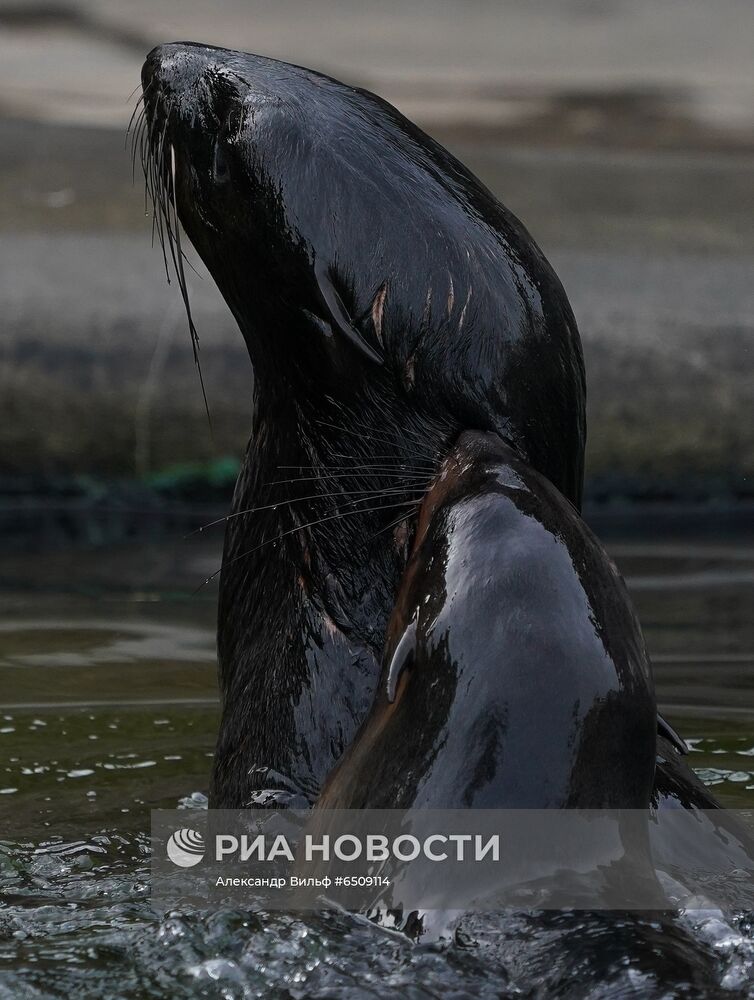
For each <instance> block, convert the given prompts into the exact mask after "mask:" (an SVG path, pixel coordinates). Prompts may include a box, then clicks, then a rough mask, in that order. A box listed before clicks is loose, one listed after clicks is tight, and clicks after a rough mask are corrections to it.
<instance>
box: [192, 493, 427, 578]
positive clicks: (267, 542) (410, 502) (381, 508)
mask: <svg viewBox="0 0 754 1000" xmlns="http://www.w3.org/2000/svg"><path fill="white" fill-rule="evenodd" d="M418 502H419V501H418V500H403V501H400V502H399V503H393V504H385V505H383V506H379V507H370V508H368V509H367V510H351V511H346V512H345V513H344V512H343V511H338V513H337V514H328V516H327V517H321V518H319V520H317V521H310V522H309V523H308V524H298V525H296V527H295V528H289V529H288V530H287V531H282V532H280V534H278V535H275V537H274V538H268V539H266V540H265V541H264V542H260V544H259V545H255V546H254V548H252V549H248V550H247V551H246V552H241V553H240V554H239V555H237V556H234V557H233V558H232V559H228V560H227V561H226V562H224V563H223V565H222V566H221V567H220V569H218V570H215V572H214V573H213V574H212V575H211V576H208V577H207V579H206V580H204V581H203V582H202V583H200V584H199V586H198V587H197V588H196V590H195V591H194V594H198V593H199V591H200V590H201V589H202V588H203V587H206V586H207V584H208V583H212V581H213V580H214V579H216V577H218V576H219V575H220V573H222V571H223V570H224V569H227V567H228V566H232V565H233V563H236V562H238V561H239V559H245V558H246V556H250V555H253V554H254V553H255V552H258V551H259V550H260V549H263V548H264V547H265V546H267V545H271V544H273V542H278V541H280V539H281V538H285V537H286V535H292V534H294V533H295V532H297V531H304V530H305V529H306V528H314V527H316V525H318V524H324V522H325V521H333V520H335V519H336V518H340V517H349V516H350V515H351V514H372V513H374V512H375V511H384V510H394V509H395V508H396V507H416V506H417V505H418Z"/></svg>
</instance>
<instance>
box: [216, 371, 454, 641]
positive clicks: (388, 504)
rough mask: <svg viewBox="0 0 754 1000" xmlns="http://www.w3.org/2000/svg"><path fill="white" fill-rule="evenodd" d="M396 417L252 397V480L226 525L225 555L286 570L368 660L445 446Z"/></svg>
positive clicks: (315, 401) (317, 402)
mask: <svg viewBox="0 0 754 1000" xmlns="http://www.w3.org/2000/svg"><path fill="white" fill-rule="evenodd" d="M352 402H353V401H351V403H352ZM398 416H399V415H398V414H395V415H393V414H392V412H391V406H390V403H389V401H388V400H386V399H385V398H382V399H380V400H379V405H378V402H377V401H372V400H371V399H370V398H369V397H368V396H363V397H361V398H360V400H359V401H358V406H353V405H345V404H344V403H343V401H342V400H338V399H335V398H332V397H319V396H315V397H314V398H312V397H307V396H300V397H298V398H296V397H295V396H291V395H290V394H289V393H288V392H287V391H284V390H283V389H282V388H281V389H280V390H279V391H277V392H267V391H265V390H264V389H263V388H262V387H261V386H258V391H257V393H256V398H255V407H254V425H253V431H252V437H251V441H250V444H249V452H248V455H247V465H248V466H249V467H250V469H252V470H253V476H251V477H248V478H244V479H243V480H241V481H239V488H238V489H237V492H236V495H235V497H234V501H233V516H232V518H231V521H230V522H229V529H230V530H231V531H232V533H233V535H234V536H235V537H234V541H233V549H234V551H237V552H240V553H243V552H249V553H251V555H250V556H249V557H248V558H249V559H254V560H257V559H282V560H284V562H285V564H286V566H288V567H289V569H290V572H291V573H294V574H295V575H296V576H297V578H298V579H299V582H300V586H301V588H302V590H303V592H304V594H305V596H306V599H307V600H308V601H309V602H311V604H312V605H313V606H314V607H315V608H317V609H319V610H320V611H321V612H322V613H323V614H324V615H325V616H326V617H327V619H328V620H330V621H331V622H332V623H334V625H335V626H336V627H337V628H338V629H339V630H340V631H342V632H343V634H344V635H346V636H347V637H348V638H349V639H351V640H353V641H356V642H359V643H361V644H363V645H365V646H368V647H369V648H371V649H373V650H374V651H375V653H379V651H381V648H382V644H383V642H384V636H385V629H386V626H387V620H388V617H389V614H390V610H391V608H392V604H393V601H394V595H395V591H396V588H397V586H398V582H399V580H400V576H401V574H402V572H403V570H404V568H405V565H406V562H407V559H408V553H409V548H410V543H411V537H412V534H413V530H414V524H415V519H416V513H417V511H418V509H419V505H420V504H421V501H422V499H423V497H424V494H425V491H426V488H427V485H428V483H429V482H430V481H431V479H432V477H433V475H434V474H435V471H436V468H437V460H436V458H435V454H436V451H437V445H436V444H435V442H438V441H439V440H440V439H441V435H442V432H441V429H440V428H439V427H438V426H436V425H435V424H432V423H431V422H429V421H426V420H423V419H422V418H421V417H420V416H419V415H414V416H412V415H410V414H409V415H407V414H406V413H405V411H404V412H403V413H402V414H400V417H402V419H398ZM407 416H408V419H407ZM244 511H249V512H251V513H249V514H248V515H247V514H244V513H242V512H244ZM239 535H241V536H243V537H242V538H240V537H239Z"/></svg>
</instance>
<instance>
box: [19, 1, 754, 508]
mask: <svg viewBox="0 0 754 1000" xmlns="http://www.w3.org/2000/svg"><path fill="white" fill-rule="evenodd" d="M178 39H189V40H195V41H204V42H208V43H213V44H218V45H223V46H229V47H236V48H244V49H248V50H251V51H256V52H260V53H264V54H267V55H271V56H276V57H279V58H282V59H285V60H288V61H292V62H300V63H303V64H305V65H308V66H311V67H313V68H315V69H318V70H321V71H324V72H326V73H330V74H332V75H335V76H337V77H340V78H342V79H345V80H347V81H351V82H353V83H357V84H359V85H362V86H366V87H368V88H370V89H373V90H375V91H377V92H379V93H380V94H381V95H383V96H384V97H386V98H387V99H388V100H390V101H391V102H393V103H394V104H395V105H397V106H398V107H399V108H400V109H401V110H402V111H404V112H405V113H406V114H407V115H409V116H410V117H412V118H414V119H415V120H416V121H417V122H418V123H419V124H420V125H422V126H423V127H425V128H426V129H427V130H429V131H430V132H432V133H433V134H435V135H436V136H437V137H438V138H439V139H440V140H441V141H443V142H444V143H445V144H446V145H448V146H449V147H450V148H451V149H452V150H453V151H454V152H455V153H456V154H457V155H458V156H460V158H461V159H462V160H464V161H465V162H467V163H468V164H469V165H470V166H471V168H472V169H473V170H475V172H477V173H478V174H479V175H480V177H481V178H482V179H483V180H484V181H485V182H486V183H487V184H488V185H489V186H490V187H491V188H492V189H493V191H495V193H496V194H498V195H499V197H500V198H501V199H502V200H503V201H504V202H505V203H506V204H507V205H508V207H510V208H511V209H512V210H513V211H514V212H515V213H516V214H517V215H518V216H519V217H520V218H521V219H522V220H523V221H524V223H525V224H526V226H527V227H528V228H529V230H530V231H531V233H532V234H533V236H534V238H535V239H536V240H537V241H538V242H539V244H540V245H541V246H542V248H543V250H544V251H545V253H546V254H547V256H548V257H549V258H550V259H551V261H552V262H553V264H554V265H555V268H556V270H557V271H558V273H559V274H560V276H561V278H562V280H563V282H564V284H565V286H566V290H567V291H568V293H569V296H570V298H571V301H572V304H573V306H574V310H575V312H576V316H577V319H578V321H579V325H580V328H581V333H582V337H583V341H584V347H585V354H586V362H587V376H588V389H589V451H588V465H587V478H588V485H587V493H588V497H589V502H590V504H591V505H592V507H593V508H594V507H595V506H600V505H602V506H603V507H604V506H605V505H608V506H610V505H616V504H617V505H618V506H620V505H624V506H625V505H626V504H629V505H630V504H634V503H639V502H642V501H649V500H652V501H653V502H655V503H657V502H662V503H664V502H668V503H677V502H680V503H686V504H693V505H697V506H699V505H701V506H702V508H704V509H707V508H710V509H715V510H730V509H733V508H738V507H740V505H741V504H744V505H746V504H748V503H749V502H750V501H751V500H752V487H751V473H752V470H753V469H754V423H753V422H752V419H751V418H752V412H754V410H753V408H752V403H753V402H754V399H753V393H754V379H752V367H753V365H752V361H753V355H752V342H753V341H754V268H753V267H752V264H753V263H754V228H753V227H752V219H753V218H754V171H753V169H752V168H753V167H754V60H753V59H752V39H754V4H752V3H751V2H750V0H715V2H714V3H710V2H709V0H663V2H662V3H657V2H652V0H543V2H539V3H536V4H533V3H531V2H529V0H402V2H399V0H382V2H380V3H373V4H366V3H358V2H355V0H324V2H313V0H247V2H243V0H223V2H220V0H217V2H214V3H209V2H206V0H202V2H199V0H183V2H180V3H179V2H173V0H40V2H38V3H37V2H34V0H22V2H15V3H10V2H8V0H0V407H1V411H0V493H2V494H3V496H4V497H5V498H6V499H7V497H8V496H9V495H11V496H12V497H14V498H15V499H13V501H12V502H13V503H14V504H17V502H18V498H19V497H20V496H24V497H27V496H29V495H31V494H34V495H38V494H40V493H45V492H46V491H47V492H49V491H53V492H56V491H57V493H65V492H66V491H70V490H73V491H74V492H76V490H79V491H80V490H81V489H83V487H82V486H81V483H82V482H84V481H85V482H86V483H88V484H89V486H88V487H87V489H88V490H90V491H91V490H92V489H100V488H101V484H103V483H112V482H114V481H119V482H123V481H128V482H131V483H140V484H146V485H147V486H150V485H151V486H155V484H156V485H157V487H158V488H159V487H160V484H163V485H164V484H165V483H166V482H173V481H175V480H176V479H180V475H181V472H180V470H181V469H183V470H184V471H185V469H186V468H190V469H191V470H192V472H191V475H192V476H194V478H196V477H198V478H199V479H200V480H201V479H204V480H206V481H208V482H217V483H219V484H220V486H221V488H225V485H223V484H227V482H228V481H229V480H230V479H232V474H233V469H234V466H235V462H236V461H237V460H238V458H239V456H240V454H241V452H242V449H243V447H244V445H245V441H246V438H247V436H248V429H249V414H250V387H251V370H250V367H249V364H248V361H247V359H246V355H245V352H244V349H243V347H242V344H241V340H240V336H239V335H238V333H237V331H236V330H235V327H234V323H233V321H232V319H231V317H230V315H229V314H228V312H227V309H226V308H225V307H224V304H223V302H222V301H221V299H220V298H219V296H218V294H217V293H216V291H215V289H214V287H213V286H212V283H211V280H210V279H209V278H208V277H206V276H205V278H204V280H201V279H199V278H195V277H193V276H190V284H191V292H192V298H193V302H194V311H195V314H196V320H197V326H198V329H199V334H200V338H201V349H202V354H201V357H202V366H203V372H204V377H205V380H206V383H207V390H208V396H209V401H210V406H211V409H212V414H213V421H214V436H211V435H210V433H209V430H208V426H207V421H206V418H205V415H204V410H203V403H202V397H201V392H200V389H199V385H198V381H197V377H196V372H195V370H194V366H193V361H192V355H191V348H190V342H189V334H188V330H187V327H186V322H185V316H184V314H183V310H182V307H181V302H180V296H179V294H178V291H177V289H175V288H167V287H166V285H165V276H164V271H163V270H162V263H161V255H160V253H159V250H158V249H157V248H152V247H151V245H150V230H151V221H150V220H149V219H148V218H145V214H144V200H143V188H142V186H141V185H140V177H139V176H138V172H137V177H136V183H135V184H134V183H133V182H132V178H131V166H130V162H129V156H128V153H127V151H126V150H125V149H124V133H125V128H126V124H127V121H128V118H129V115H130V112H131V110H132V107H133V101H131V102H130V103H129V101H128V96H129V94H130V93H131V91H132V90H133V88H134V87H136V86H137V85H138V82H139V69H140V65H141V62H142V61H143V58H144V56H145V55H146V53H147V51H148V50H149V49H150V48H151V47H152V46H153V45H154V44H156V43H158V42H161V41H171V40H178ZM137 171H138V168H137ZM198 270H199V272H200V274H205V272H204V269H203V268H202V267H201V266H199V267H198ZM82 477H86V479H85V480H84V479H82ZM213 477H214V478H213ZM72 483H74V484H78V486H72V485H71V484H72ZM93 483H94V484H99V485H97V486H96V488H95V487H93V486H92V484H93Z"/></svg>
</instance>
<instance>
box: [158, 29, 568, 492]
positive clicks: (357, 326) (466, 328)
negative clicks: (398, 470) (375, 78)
mask: <svg viewBox="0 0 754 1000" xmlns="http://www.w3.org/2000/svg"><path fill="white" fill-rule="evenodd" d="M142 83H143V98H144V105H145V108H146V125H145V129H144V131H143V140H142V148H143V153H144V160H145V169H146V173H147V182H148V186H149V187H150V189H151V191H152V195H153V198H154V200H155V213H156V223H157V226H158V229H159V230H161V231H162V233H163V236H167V242H168V244H169V248H170V250H172V251H173V252H174V253H175V254H176V255H177V261H178V265H179V267H180V268H182V262H181V252H180V246H178V247H176V246H175V236H177V235H178V234H179V229H178V225H177V222H176V215H177V217H178V219H180V222H181V224H182V225H183V228H184V229H185V232H186V233H187V234H188V236H189V238H190V240H191V242H192V243H193V245H194V247H195V248H196V250H197V251H198V253H199V255H200V256H201V258H202V260H203V261H204V263H205V265H206V266H207V268H208V269H209V271H210V273H211V274H212V276H213V278H214V280H215V281H216V283H217V285H218V287H219V289H220V291H221V293H222V294H223V296H224V297H225V299H226V301H227V303H228V305H229V306H230V309H231V310H232V312H233V314H234V316H235V318H236V320H237V321H238V324H239V326H240V328H241V331H242V333H243V335H244V337H245V340H246V343H247V345H248V349H249V353H250V355H251V358H252V362H253V365H254V369H255V377H256V382H257V389H256V391H257V392H261V393H268V394H277V395H278V396H286V397H287V398H288V399H289V400H290V401H291V402H292V403H295V405H296V406H297V407H300V408H304V409H306V408H307V407H308V408H309V411H308V412H309V413H311V412H319V413H322V412H324V411H325V410H326V408H327V404H326V401H335V403H336V404H337V406H338V408H339V410H340V412H341V413H348V412H353V413H355V414H358V415H359V423H358V425H357V426H360V427H361V428H362V429H363V431H364V433H365V434H367V435H368V429H369V428H370V427H371V426H374V427H375V428H379V441H380V442H382V445H381V446H382V447H383V448H384V442H385V440H386V439H388V438H389V439H390V440H391V441H392V440H393V439H394V440H395V442H396V447H397V448H400V447H402V442H409V441H411V440H412V435H411V433H410V431H411V429H412V428H416V427H418V426H421V427H422V428H423V430H422V433H423V434H426V435H430V436H432V435H434V436H435V437H436V440H435V441H433V442H432V448H433V449H434V450H435V451H437V452H438V453H442V451H443V448H444V447H446V446H447V444H448V442H449V441H451V440H453V439H454V438H455V437H456V436H457V435H458V433H460V432H461V431H463V430H464V429H475V430H482V431H494V432H496V433H498V434H500V435H501V436H502V437H504V438H505V439H506V441H508V443H509V444H511V445H512V446H513V447H514V448H515V449H516V450H517V451H518V452H519V453H520V454H521V455H522V457H523V458H524V459H525V460H526V461H527V462H529V463H530V464H531V465H532V466H534V468H536V469H537V470H538V471H540V472H542V473H543V474H544V475H546V476H547V477H548V478H549V479H550V480H551V481H552V482H553V483H554V484H555V485H556V486H557V487H558V488H559V489H560V490H561V492H563V493H564V494H565V495H566V496H567V497H568V498H569V499H571V500H572V501H573V502H574V503H576V504H578V503H579V500H580V496H581V479H582V467H583V447H584V375H583V366H582V360H581V352H580V345H579V339H578V332H577V329H576V324H575V321H574V319H573V315H572V313H571V310H570V307H569V305H568V302H567V299H566V297H565V293H564V292H563V289H562V287H561V285H560V283H559V282H558V279H557V278H556V276H555V275H554V273H553V271H552V269H551V268H550V266H549V265H548V263H547V261H546V260H545V258H544V257H543V255H542V254H541V252H540V251H539V249H538V247H537V246H536V245H535V243H534V242H533V240H532V238H531V237H530V236H529V234H528V233H527V232H526V230H525V229H524V228H523V226H522V225H521V224H520V223H519V222H518V220H517V219H515V217H514V216H513V215H511V213H510V212H508V211H507V210H506V209H505V208H504V207H503V206H502V205H501V204H500V203H499V202H498V201H497V200H496V199H495V198H494V196H493V195H492V194H491V193H490V192H489V191H488V190H487V189H486V188H485V187H484V186H483V185H482V184H481V182H480V181H479V180H477V179H476V178H475V177H474V176H473V175H472V174H471V173H470V172H469V171H468V170H467V169H466V168H465V167H464V166H463V165H462V164H461V163H459V162H458V161H457V160H456V159H455V158H454V157H453V156H452V155H451V154H450V153H448V152H447V151H446V150H445V149H443V148H442V147H441V146H440V145H439V144H437V143H436V142H435V141H434V140H432V139H431V138H430V137H428V136H427V135H425V134H424V133H423V132H421V131H420V130H419V129H418V128H416V127H415V126H414V125H413V124H412V123H411V122H409V121H408V120H407V119H406V118H404V117H403V116H402V115H401V114H400V113H399V112H398V111H397V110H396V109H395V108H393V107H391V106H390V105H388V104H387V103H386V102H385V101H383V100H381V99H380V98H378V97H376V96H375V95H373V94H370V93H368V92H366V91H364V90H361V89H357V88H354V87H350V86H346V85H344V84H342V83H339V82H337V81H336V80H333V79H330V78H328V77H326V76H323V75H321V74H319V73H315V72H312V71H310V70H307V69H303V68H301V67H298V66H292V65H288V64H286V63H282V62H279V61H276V60H273V59H268V58H263V57H261V56H256V55H249V54H246V53H242V52H232V51H227V50H223V49H216V48H210V47H207V46H203V45H196V44H191V43H175V44H170V45H163V46H160V47H159V48H156V49H154V50H153V51H152V52H151V53H150V55H149V56H148V58H147V60H146V62H145V64H144V68H143V71H142Z"/></svg>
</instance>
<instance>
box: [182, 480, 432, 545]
mask: <svg viewBox="0 0 754 1000" xmlns="http://www.w3.org/2000/svg"><path fill="white" fill-rule="evenodd" d="M424 485H425V484H424V483H423V482H412V483H406V486H405V488H404V489H384V490H376V491H375V490H343V491H340V490H339V491H337V492H334V493H311V494H310V495H309V496H306V497H292V498H290V499H286V500H278V501H277V502H276V503H269V504H265V505H264V506H263V507H247V508H246V509H245V510H236V511H234V512H233V513H232V514H226V515H225V517H218V518H216V520H214V521H208V522H207V524H203V525H202V526H201V527H200V528H195V529H194V530H193V531H189V533H188V534H186V535H184V536H183V537H184V540H185V539H187V538H191V537H193V536H194V535H199V534H201V533H202V532H203V531H204V530H205V529H207V528H214V527H215V525H217V524H224V523H225V522H226V521H230V520H232V519H233V518H236V517H242V516H243V515H245V514H259V513H261V512H262V511H265V510H275V509H276V508H277V507H285V506H287V505H290V504H293V503H303V502H304V501H305V500H325V499H330V498H332V497H346V496H353V495H355V494H366V496H361V499H360V500H350V501H348V503H347V504H346V506H350V505H351V504H355V503H365V502H366V501H367V500H376V499H377V497H382V496H396V495H398V494H400V493H409V492H410V490H411V489H412V488H413V489H416V488H418V487H420V486H424Z"/></svg>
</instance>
